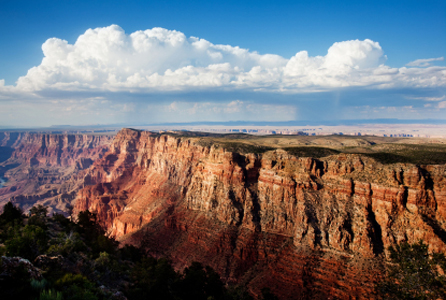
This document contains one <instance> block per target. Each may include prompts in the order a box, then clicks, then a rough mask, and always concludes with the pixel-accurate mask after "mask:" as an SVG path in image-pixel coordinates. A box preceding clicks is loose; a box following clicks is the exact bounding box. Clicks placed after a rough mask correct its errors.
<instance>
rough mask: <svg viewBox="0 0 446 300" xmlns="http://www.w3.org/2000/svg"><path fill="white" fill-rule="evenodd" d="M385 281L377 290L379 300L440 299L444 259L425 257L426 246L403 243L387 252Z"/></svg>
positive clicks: (444, 288)
mask: <svg viewBox="0 0 446 300" xmlns="http://www.w3.org/2000/svg"><path fill="white" fill-rule="evenodd" d="M389 251H390V262H389V264H388V268H387V277H386V278H385V279H384V280H383V281H382V282H381V283H380V284H379V285H378V286H377V289H378V292H379V293H380V295H381V296H382V298H383V299H413V300H428V299H444V296H445V295H446V276H445V275H444V271H445V270H446V257H445V256H444V254H443V253H433V254H429V252H428V247H427V245H425V244H423V243H422V242H421V241H419V242H418V243H415V244H408V243H403V244H401V245H398V246H397V247H395V248H389Z"/></svg>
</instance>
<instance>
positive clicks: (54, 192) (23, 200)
mask: <svg viewBox="0 0 446 300" xmlns="http://www.w3.org/2000/svg"><path fill="white" fill-rule="evenodd" d="M0 138H1V140H0V145H1V147H0V156H2V154H3V156H2V159H1V160H0V176H1V177H5V178H6V179H7V183H6V184H5V186H4V187H3V188H0V205H1V206H3V204H5V203H6V202H7V201H10V200H12V201H13V202H15V203H16V204H18V205H20V206H21V207H22V208H24V209H25V210H26V209H27V208H29V207H31V206H33V205H35V204H43V205H47V206H49V211H50V212H52V211H66V210H68V207H69V205H70V203H71V201H72V200H73V199H74V198H75V197H76V193H77V191H78V190H79V189H80V188H82V187H83V182H84V180H83V178H84V175H85V172H86V170H87V169H88V168H89V167H90V166H91V165H92V164H93V161H94V160H96V159H98V158H101V157H102V155H103V154H104V153H105V152H107V151H108V146H109V144H110V143H111V141H112V138H113V136H111V135H93V134H91V135H82V134H43V133H30V132H3V133H2V134H1V135H0Z"/></svg>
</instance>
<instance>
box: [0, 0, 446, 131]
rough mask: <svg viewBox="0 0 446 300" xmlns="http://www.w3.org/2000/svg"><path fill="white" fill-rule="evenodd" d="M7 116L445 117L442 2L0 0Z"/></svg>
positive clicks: (0, 97)
mask: <svg viewBox="0 0 446 300" xmlns="http://www.w3.org/2000/svg"><path fill="white" fill-rule="evenodd" d="M0 26H1V28H2V30H1V31H0V45H1V47H0V126H2V127H33V126H53V125H95V124H105V125H106V124H126V125H132V124H135V125H141V124H153V123H176V122H181V123H187V122H228V121H248V122H249V121H256V122H286V121H311V122H312V123H313V124H314V122H320V123H321V124H324V122H332V121H340V122H342V121H343V120H370V122H371V123H373V122H376V120H377V119H400V120H415V121H416V120H443V121H446V61H445V56H446V1H444V0H438V1H434V0H424V1H421V0H419V1H412V0H402V1H397V0H395V1H392V0H387V1H380V0H374V1H328V0H326V1H317V0H315V1H298V0H294V1H274V2H273V1H240V0H239V1H193V2H189V1H134V0H128V1H114V0H107V1H83V0H77V1H74V0H65V1H60V0H57V1H53V0H40V1H36V0H34V1H28V0H26V1H25V0H1V1H0Z"/></svg>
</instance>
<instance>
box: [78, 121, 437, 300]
mask: <svg viewBox="0 0 446 300" xmlns="http://www.w3.org/2000/svg"><path fill="white" fill-rule="evenodd" d="M84 185H85V188H83V189H82V190H81V191H80V192H79V193H78V195H77V199H76V202H75V211H82V210H85V209H89V210H90V211H93V212H96V213H97V214H98V217H99V220H100V222H101V224H102V225H103V226H104V227H106V228H107V230H108V234H109V235H110V236H111V237H114V238H116V239H118V240H120V241H122V242H123V243H132V244H136V245H139V246H143V247H145V248H146V249H148V250H149V251H150V252H151V254H153V255H155V256H168V257H170V258H171V259H172V261H173V262H174V264H175V266H176V267H177V268H182V267H185V266H187V265H188V264H189V263H190V262H191V261H200V262H202V263H204V264H207V265H210V266H212V267H213V268H215V269H216V270H217V271H218V272H219V273H220V275H221V276H222V278H223V279H224V280H225V281H227V282H238V283H243V284H246V285H247V286H248V288H249V289H250V291H251V292H252V293H253V294H254V295H258V294H259V291H260V289H261V288H263V287H270V288H271V289H272V291H273V292H275V293H276V294H278V295H279V296H280V297H281V298H283V299H329V298H332V299H369V298H373V297H374V296H373V286H374V283H375V281H376V280H377V279H378V278H379V276H380V274H381V273H382V268H383V261H384V257H385V255H386V251H387V250H386V249H387V247H389V246H392V245H395V244H397V243H401V242H403V241H408V242H415V241H418V240H419V239H421V240H423V241H425V242H426V243H428V244H429V249H430V250H431V251H436V252H443V253H444V252H446V231H445V229H446V166H445V165H432V166H415V165H411V164H391V165H382V164H380V163H378V162H376V161H374V160H373V159H371V158H368V157H364V156H361V155H357V154H339V155H333V156H328V157H325V158H321V159H314V158H311V157H296V156H292V155H289V154H288V153H287V152H285V151H283V150H275V151H269V152H265V153H263V154H252V153H251V154H249V153H248V154H240V153H232V152H227V151H225V150H224V149H223V148H221V147H219V146H218V145H212V146H202V145H201V144H200V142H198V140H194V139H192V138H181V137H174V136H169V135H156V134H152V133H149V132H140V131H136V130H131V129H123V130H121V131H120V132H119V133H118V134H117V135H116V137H115V139H114V140H113V143H112V144H111V146H110V150H109V151H108V152H107V153H105V154H104V155H103V157H102V158H100V159H97V160H96V161H94V163H93V164H92V166H91V167H90V168H89V169H88V171H87V173H86V175H85V177H84Z"/></svg>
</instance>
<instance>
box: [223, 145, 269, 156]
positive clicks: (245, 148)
mask: <svg viewBox="0 0 446 300" xmlns="http://www.w3.org/2000/svg"><path fill="white" fill-rule="evenodd" d="M219 145H220V146H221V147H222V148H224V149H225V150H226V151H228V152H235V153H257V154H258V153H265V152H266V151H271V150H274V149H275V148H272V147H268V146H262V145H252V144H247V143H237V142H221V143H219Z"/></svg>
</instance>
